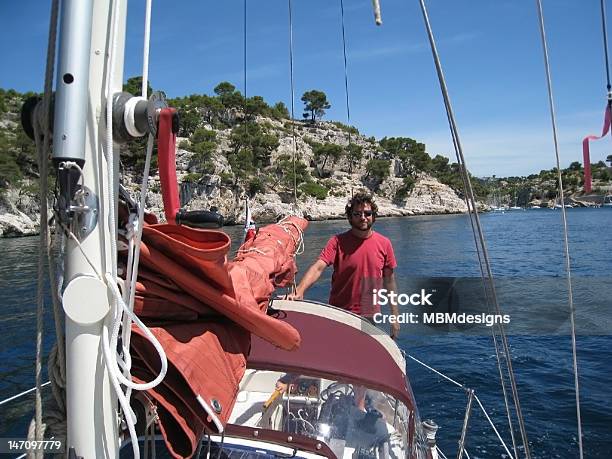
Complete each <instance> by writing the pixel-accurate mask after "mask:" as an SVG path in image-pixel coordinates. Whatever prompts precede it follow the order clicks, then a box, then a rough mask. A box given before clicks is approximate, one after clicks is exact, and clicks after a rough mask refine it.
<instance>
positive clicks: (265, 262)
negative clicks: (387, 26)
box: [132, 217, 308, 457]
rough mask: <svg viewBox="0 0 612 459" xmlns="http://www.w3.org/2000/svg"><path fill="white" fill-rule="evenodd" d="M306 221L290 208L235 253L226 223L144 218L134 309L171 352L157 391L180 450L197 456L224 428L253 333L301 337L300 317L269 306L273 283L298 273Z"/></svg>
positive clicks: (152, 371) (145, 354)
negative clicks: (211, 225) (204, 441)
mask: <svg viewBox="0 0 612 459" xmlns="http://www.w3.org/2000/svg"><path fill="white" fill-rule="evenodd" d="M307 225H308V222H307V221H306V220H304V219H302V218H297V217H289V218H287V219H284V220H282V221H281V222H279V223H277V224H273V225H268V226H266V227H263V228H261V229H260V230H259V231H258V233H257V235H256V236H255V238H254V239H253V240H250V241H248V242H246V243H245V244H243V245H242V246H241V247H240V249H239V250H238V254H237V256H236V258H235V259H234V260H233V261H232V262H227V261H226V260H227V253H228V251H229V248H230V238H229V236H227V234H225V233H223V232H220V231H212V230H202V229H194V228H189V227H185V226H177V225H165V224H162V225H149V226H145V227H144V229H143V236H142V246H141V254H140V260H141V262H140V264H141V267H140V269H139V274H138V284H137V289H136V290H137V291H136V301H135V305H134V309H135V312H136V313H137V314H138V315H139V316H140V317H141V318H142V319H143V320H145V321H146V322H147V323H148V325H149V326H150V328H151V331H152V332H153V334H154V335H155V336H156V337H157V338H158V339H159V341H160V343H161V344H162V346H163V347H164V349H165V351H166V353H167V357H168V373H167V375H166V377H165V379H164V381H163V382H162V383H161V384H160V385H159V386H157V387H156V388H154V389H152V390H150V391H149V394H150V395H151V396H152V397H153V398H154V399H155V400H156V401H157V405H158V407H157V413H158V415H159V423H160V427H161V430H162V433H163V435H164V438H165V440H166V444H167V446H168V448H169V450H170V451H171V452H172V454H173V455H174V456H175V457H190V456H191V455H193V454H194V452H195V451H196V448H197V445H198V441H199V439H200V438H201V436H202V434H203V433H204V432H205V431H206V432H213V433H219V432H221V431H222V430H223V429H224V426H225V423H226V422H227V419H228V418H229V415H230V413H231V411H232V408H233V406H234V403H235V399H236V395H237V393H238V384H239V382H240V380H241V379H242V376H243V375H244V371H245V368H246V357H247V355H248V353H249V349H250V345H251V339H250V337H251V333H252V334H254V335H256V336H258V337H260V338H262V339H264V340H266V341H268V342H270V343H271V344H273V345H275V346H278V347H280V348H282V349H285V350H294V349H296V348H297V347H298V346H299V345H300V335H299V333H298V331H297V330H296V329H295V328H294V327H293V326H291V325H290V324H289V323H287V322H283V321H280V320H278V319H276V318H274V317H271V316H268V315H267V313H266V312H267V308H268V302H269V300H270V296H271V295H272V293H273V292H274V290H275V289H276V288H277V287H284V286H286V285H288V284H289V283H290V282H292V281H293V279H294V277H295V273H296V271H297V269H296V265H295V257H294V255H295V252H296V250H297V249H298V247H297V245H298V244H299V241H300V240H301V235H302V233H303V231H304V230H305V229H306V226H307ZM132 330H133V332H134V333H133V335H132V336H133V337H132V358H133V366H132V373H133V375H134V377H135V379H136V380H138V381H149V380H151V379H153V378H154V377H155V375H156V374H157V373H158V372H159V368H160V362H159V357H158V356H157V353H156V352H155V350H154V348H153V346H152V345H151V344H150V343H149V342H148V340H147V339H146V338H145V337H144V335H143V334H142V332H141V331H140V330H139V329H138V328H137V327H133V329H132Z"/></svg>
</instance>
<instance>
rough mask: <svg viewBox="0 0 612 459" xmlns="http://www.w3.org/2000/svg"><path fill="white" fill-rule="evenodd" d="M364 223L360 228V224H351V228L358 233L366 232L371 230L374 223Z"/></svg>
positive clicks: (369, 221)
mask: <svg viewBox="0 0 612 459" xmlns="http://www.w3.org/2000/svg"><path fill="white" fill-rule="evenodd" d="M365 223H366V224H365V225H363V226H362V225H361V222H359V223H354V222H351V226H352V227H353V228H354V229H356V230H358V231H368V230H370V229H371V228H372V225H373V224H374V222H373V221H371V220H368V221H366V222H365Z"/></svg>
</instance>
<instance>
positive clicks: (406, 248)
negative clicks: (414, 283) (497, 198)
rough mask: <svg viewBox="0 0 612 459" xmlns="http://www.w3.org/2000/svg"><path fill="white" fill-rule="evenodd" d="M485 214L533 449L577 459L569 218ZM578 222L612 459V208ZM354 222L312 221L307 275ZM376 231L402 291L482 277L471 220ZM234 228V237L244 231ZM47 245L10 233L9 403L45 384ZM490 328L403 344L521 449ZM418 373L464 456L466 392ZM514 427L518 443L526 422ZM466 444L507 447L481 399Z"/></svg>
mask: <svg viewBox="0 0 612 459" xmlns="http://www.w3.org/2000/svg"><path fill="white" fill-rule="evenodd" d="M481 220H482V225H483V228H484V232H485V236H486V240H487V246H488V248H489V251H490V256H491V266H492V269H493V272H494V275H495V277H496V278H497V279H498V281H497V282H499V296H500V305H501V308H502V309H503V311H504V312H508V313H509V314H510V316H511V318H512V322H511V324H510V326H509V333H510V336H509V343H510V348H511V353H512V357H513V366H514V372H515V375H516V381H517V385H518V392H519V396H520V402H521V406H522V411H523V416H524V418H525V423H526V430H527V436H528V439H529V444H530V449H531V452H532V455H533V457H535V458H551V457H553V458H555V457H557V458H570V457H577V456H578V440H577V438H578V435H577V424H576V409H575V396H574V382H573V381H574V380H573V373H572V353H571V340H570V336H569V334H568V330H569V326H568V324H569V320H568V318H569V313H568V311H569V305H568V300H567V284H566V280H565V277H564V276H565V267H564V258H563V233H562V226H561V213H560V211H552V210H547V209H541V210H529V211H513V212H506V213H504V214H501V213H495V214H493V213H491V214H486V215H482V216H481ZM568 223H569V235H570V252H571V257H572V275H573V282H572V285H573V287H574V294H575V298H574V302H575V305H576V310H577V313H576V327H577V330H578V336H577V344H578V365H579V372H580V389H581V397H580V401H581V405H582V421H583V434H584V438H583V440H584V447H585V457H589V458H608V457H610V456H611V455H612V396H611V395H610V394H611V392H610V389H609V388H610V386H611V384H612V368H611V365H612V320H611V317H612V296H611V295H610V293H611V292H610V290H611V289H612V257H611V256H610V247H611V240H610V239H611V236H610V228H612V209H605V208H604V209H568ZM346 227H347V224H346V222H344V221H333V222H317V223H312V224H311V225H310V227H309V229H308V230H307V232H306V235H305V244H306V250H305V251H304V253H303V254H302V255H299V257H298V264H299V266H300V271H301V272H300V275H301V274H303V272H304V271H305V270H306V268H307V267H308V265H309V264H310V263H311V262H312V261H314V259H315V258H316V257H317V255H318V252H319V251H320V249H321V248H322V247H323V246H324V244H325V243H326V241H327V239H328V238H329V237H330V236H331V235H332V234H334V233H337V232H340V231H344V230H345V229H346ZM375 229H376V230H377V231H380V232H381V233H382V234H384V235H386V236H387V237H389V238H390V239H391V241H392V242H393V244H394V247H395V252H396V258H397V261H398V268H397V270H396V275H397V277H398V280H399V286H400V288H399V289H400V291H401V290H402V285H403V282H404V281H405V280H409V279H414V278H461V279H466V278H467V279H477V278H478V277H479V275H480V269H479V265H478V258H477V254H476V251H475V246H474V238H473V235H472V232H471V227H470V224H469V219H468V218H467V217H466V216H464V215H448V216H419V217H404V218H386V219H379V220H378V221H377V222H376V224H375ZM226 231H227V232H228V233H229V234H230V235H231V236H232V238H233V239H234V240H235V241H238V240H239V239H240V237H241V236H242V229H241V228H239V227H233V228H227V229H226ZM37 244H38V239H37V238H22V239H3V240H0V253H1V254H2V256H1V257H0V304H1V305H2V306H1V307H2V309H1V312H0V324H1V325H0V327H1V328H0V331H1V333H0V400H3V399H5V398H7V397H9V396H11V395H13V394H15V393H18V392H20V391H22V390H25V389H29V388H30V387H32V386H33V383H34V340H35V319H36V317H35V315H36V314H35V304H36V265H37V257H38V247H37ZM237 245H238V244H237V243H235V244H234V245H233V249H234V250H235V249H236V248H237ZM300 275H298V278H299V276H300ZM330 278H331V272H330V270H328V271H326V272H325V273H324V275H323V276H322V279H321V280H320V281H319V282H318V283H317V284H316V285H315V286H313V287H312V288H311V290H310V291H309V292H308V294H307V297H308V298H311V299H314V300H319V301H326V300H327V295H328V291H329V290H328V289H329V281H330ZM47 299H48V293H47ZM45 321H46V330H47V332H46V335H45V340H44V347H45V349H46V351H47V352H48V351H49V349H50V348H51V345H52V342H53V340H54V338H53V324H52V314H51V312H50V310H49V309H48V310H47V312H46V315H45ZM551 323H553V325H554V326H551ZM430 331H431V330H430ZM487 331H488V330H486V329H485V330H484V332H482V333H463V332H453V333H448V332H445V331H436V332H430V333H423V330H422V329H419V328H418V327H413V326H412V325H404V326H403V327H402V334H401V337H400V341H399V343H400V346H401V347H402V348H403V349H404V350H405V351H406V352H407V353H408V354H410V355H413V356H414V357H416V358H418V359H419V360H421V361H424V362H426V363H427V364H428V365H430V366H432V367H434V368H436V369H438V370H440V371H442V372H443V373H444V374H446V375H448V376H449V377H451V378H453V379H454V380H456V381H459V382H461V383H462V384H464V385H465V386H467V387H469V388H472V389H474V390H475V391H476V394H477V395H478V396H479V397H480V399H481V400H482V403H483V404H484V406H485V408H486V409H487V411H488V413H489V414H490V415H491V417H492V419H493V420H494V422H495V424H496V425H497V427H498V429H499V430H500V432H501V434H502V436H503V437H504V440H505V441H506V442H507V443H508V444H509V446H510V435H509V433H508V427H507V421H506V416H505V410H504V403H503V397H502V393H501V386H500V382H499V375H498V370H497V364H496V358H495V350H494V347H493V343H492V339H491V335H490V333H487ZM472 332H473V330H472ZM407 369H408V374H409V377H410V381H411V384H412V388H413V391H414V393H415V396H416V399H417V403H418V407H419V411H420V414H421V418H422V419H426V418H431V419H434V420H435V421H436V423H437V424H438V425H439V426H440V430H439V431H438V444H439V445H440V447H441V448H442V450H443V451H444V452H445V453H446V454H447V455H448V456H449V457H450V456H453V455H455V454H456V449H457V442H458V440H459V437H460V433H461V426H462V423H463V417H464V413H465V408H466V402H467V396H466V394H465V392H464V391H463V390H462V389H460V388H458V387H455V386H453V385H452V384H450V383H448V382H446V381H445V380H444V379H443V378H441V377H440V376H438V375H436V374H434V373H432V372H430V371H429V370H427V369H425V368H423V367H421V366H420V365H418V364H416V363H415V362H413V361H412V360H409V361H408V368H407ZM32 407H33V396H26V397H24V398H22V399H20V400H18V401H14V402H10V403H8V404H6V405H4V406H2V407H0V413H2V414H1V416H0V437H7V436H22V435H23V433H24V432H25V429H26V426H27V423H28V422H29V418H30V417H31V413H32ZM515 431H516V432H515V434H516V436H517V438H519V433H518V429H517V428H516V424H515ZM466 446H467V450H468V452H469V453H470V456H471V457H472V458H488V457H503V454H504V450H503V448H502V447H501V446H500V444H499V441H498V440H497V439H496V437H495V436H494V433H493V431H492V429H491V428H490V426H489V424H488V423H487V422H486V420H485V418H484V416H483V415H482V414H481V412H480V411H479V410H478V408H477V406H476V405H474V406H473V408H472V416H471V419H470V425H469V430H468V434H467V443H466Z"/></svg>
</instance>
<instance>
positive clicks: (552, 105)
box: [536, 0, 610, 459]
mask: <svg viewBox="0 0 612 459" xmlns="http://www.w3.org/2000/svg"><path fill="white" fill-rule="evenodd" d="M536 4H537V9H538V23H539V26H540V38H541V40H542V51H543V53H544V70H545V71H546V87H547V90H548V105H549V109H550V120H551V124H552V135H553V142H554V145H555V160H556V163H557V185H558V187H559V196H560V198H561V220H562V222H563V253H564V255H565V257H564V258H565V273H566V280H567V294H568V303H569V309H570V327H571V335H572V368H573V371H574V393H575V396H576V421H577V424H578V451H579V454H580V459H582V458H583V457H584V452H583V447H582V419H581V414H580V384H579V381H578V358H577V349H576V319H575V315H576V309H575V307H574V294H573V289H572V267H571V260H570V253H569V237H568V229H567V214H566V210H565V197H564V193H563V177H562V175H561V161H560V159H559V142H558V139H557V117H556V114H555V102H554V99H553V89H552V79H551V76H550V63H549V59H548V46H547V44H546V30H545V28H544V12H543V10H542V2H541V0H536ZM602 5H603V3H602ZM604 24H605V23H604ZM606 42H607V40H606ZM606 46H607V45H606ZM607 66H608V62H607V53H606V69H607ZM609 85H610V80H609V77H608V89H609V87H610V86H609Z"/></svg>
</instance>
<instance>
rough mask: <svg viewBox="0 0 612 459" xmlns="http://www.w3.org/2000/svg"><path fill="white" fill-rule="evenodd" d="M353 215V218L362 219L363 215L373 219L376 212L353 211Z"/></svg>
mask: <svg viewBox="0 0 612 459" xmlns="http://www.w3.org/2000/svg"><path fill="white" fill-rule="evenodd" d="M352 214H353V217H361V216H362V215H363V216H365V217H371V216H372V215H373V214H374V212H372V211H371V210H364V211H362V212H357V211H353V212H352Z"/></svg>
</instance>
